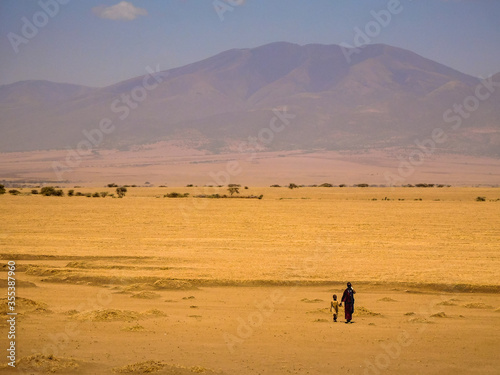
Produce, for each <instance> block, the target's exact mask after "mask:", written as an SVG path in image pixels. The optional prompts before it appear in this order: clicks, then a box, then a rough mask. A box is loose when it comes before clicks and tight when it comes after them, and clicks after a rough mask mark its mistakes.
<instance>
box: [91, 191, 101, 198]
mask: <svg viewBox="0 0 500 375" xmlns="http://www.w3.org/2000/svg"><path fill="white" fill-rule="evenodd" d="M92 197H94V198H99V197H100V195H99V193H98V192H95V193H94V194H92Z"/></svg>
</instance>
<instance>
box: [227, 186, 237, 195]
mask: <svg viewBox="0 0 500 375" xmlns="http://www.w3.org/2000/svg"><path fill="white" fill-rule="evenodd" d="M228 186H229V187H228V188H227V191H229V193H230V194H231V195H233V194H234V193H236V194H239V193H240V190H239V189H240V188H239V187H238V186H234V184H232V186H231V185H228Z"/></svg>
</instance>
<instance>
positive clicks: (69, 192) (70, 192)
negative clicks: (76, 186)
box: [68, 189, 75, 197]
mask: <svg viewBox="0 0 500 375" xmlns="http://www.w3.org/2000/svg"><path fill="white" fill-rule="evenodd" d="M73 195H75V191H74V190H73V189H71V190H68V197H72V196H73Z"/></svg>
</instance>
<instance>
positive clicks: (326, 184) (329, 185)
mask: <svg viewBox="0 0 500 375" xmlns="http://www.w3.org/2000/svg"><path fill="white" fill-rule="evenodd" d="M319 187H333V185H332V184H329V183H328V182H325V183H324V184H321V185H319Z"/></svg>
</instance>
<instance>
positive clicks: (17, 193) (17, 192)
mask: <svg viewBox="0 0 500 375" xmlns="http://www.w3.org/2000/svg"><path fill="white" fill-rule="evenodd" d="M9 194H12V195H19V194H21V192H20V191H19V190H16V189H12V190H9Z"/></svg>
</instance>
